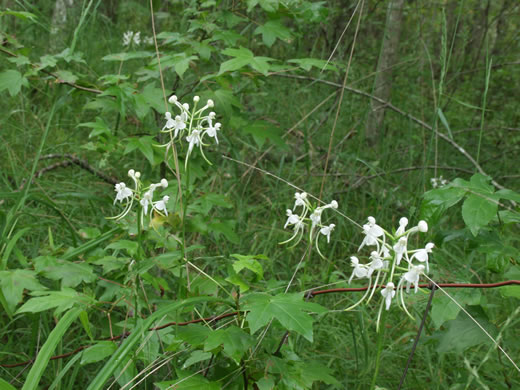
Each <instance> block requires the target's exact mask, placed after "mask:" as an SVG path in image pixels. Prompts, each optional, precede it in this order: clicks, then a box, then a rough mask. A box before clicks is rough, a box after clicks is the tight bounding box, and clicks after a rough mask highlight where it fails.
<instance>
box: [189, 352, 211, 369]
mask: <svg viewBox="0 0 520 390" xmlns="http://www.w3.org/2000/svg"><path fill="white" fill-rule="evenodd" d="M212 355H213V354H212V353H211V352H204V351H201V350H200V349H197V350H195V351H193V352H192V353H191V354H190V357H189V358H188V359H186V361H185V362H184V364H183V365H182V368H183V369H186V368H188V367H189V366H193V365H194V364H197V363H200V362H203V361H206V360H209V359H211V356H212Z"/></svg>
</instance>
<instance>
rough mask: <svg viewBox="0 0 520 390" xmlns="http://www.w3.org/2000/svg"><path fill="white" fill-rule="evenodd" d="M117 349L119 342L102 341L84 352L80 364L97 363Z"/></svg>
mask: <svg viewBox="0 0 520 390" xmlns="http://www.w3.org/2000/svg"><path fill="white" fill-rule="evenodd" d="M116 350H117V343H114V342H113V341H100V342H98V343H97V344H94V345H93V346H91V347H88V348H87V349H86V350H84V351H83V352H82V356H81V362H80V364H81V365H82V366H83V365H85V364H90V363H96V362H99V361H101V360H104V359H105V358H107V357H109V356H110V355H112V354H113V353H114V352H115V351H116Z"/></svg>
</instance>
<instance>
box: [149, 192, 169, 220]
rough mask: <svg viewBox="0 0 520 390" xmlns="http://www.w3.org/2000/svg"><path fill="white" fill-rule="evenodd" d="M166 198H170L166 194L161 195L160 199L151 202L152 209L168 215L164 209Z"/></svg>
mask: <svg viewBox="0 0 520 390" xmlns="http://www.w3.org/2000/svg"><path fill="white" fill-rule="evenodd" d="M168 200H170V197H169V196H168V195H165V196H163V198H162V200H159V201H157V202H155V203H154V204H153V208H154V210H156V211H158V212H159V213H161V214H162V213H164V214H165V215H166V216H168V210H166V203H168Z"/></svg>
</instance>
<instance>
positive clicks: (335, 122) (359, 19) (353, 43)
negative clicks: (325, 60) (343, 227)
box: [319, 0, 365, 198]
mask: <svg viewBox="0 0 520 390" xmlns="http://www.w3.org/2000/svg"><path fill="white" fill-rule="evenodd" d="M361 1H362V2H361V9H360V10H359V16H358V21H357V25H356V31H355V32H354V40H353V42H352V48H351V49H350V56H349V58H348V63H347V70H346V72H345V78H344V79H343V85H342V88H341V93H340V96H339V102H338V108H337V109H336V116H335V117H334V124H333V125H332V131H331V133H330V139H329V149H328V150H327V157H326V158H325V167H324V168H323V174H326V173H327V168H328V166H329V158H330V153H331V151H332V142H333V140H334V133H335V132H336V125H337V123H338V118H339V113H340V111H341V103H342V102H343V95H344V93H345V86H346V85H347V80H348V74H349V71H350V64H351V63H352V56H353V55H354V48H355V47H356V39H357V35H358V32H359V25H360V24H361V16H363V6H364V5H365V0H361ZM358 4H359V3H358ZM356 8H357V7H356ZM353 17H354V14H352V18H353ZM352 18H351V20H352ZM349 24H350V21H349ZM325 178H326V176H323V179H322V180H321V187H320V196H319V198H321V197H322V195H323V187H324V186H325Z"/></svg>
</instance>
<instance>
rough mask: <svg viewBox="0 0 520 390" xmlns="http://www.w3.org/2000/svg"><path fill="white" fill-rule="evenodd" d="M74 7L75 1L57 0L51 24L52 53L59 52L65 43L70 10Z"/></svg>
mask: <svg viewBox="0 0 520 390" xmlns="http://www.w3.org/2000/svg"><path fill="white" fill-rule="evenodd" d="M73 6H74V0H56V3H54V11H53V13H52V22H51V40H50V46H51V51H52V52H54V51H57V50H58V49H60V46H61V45H63V43H64V33H65V31H64V30H65V28H66V27H67V20H68V19H69V18H68V16H69V8H72V7H73Z"/></svg>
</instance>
